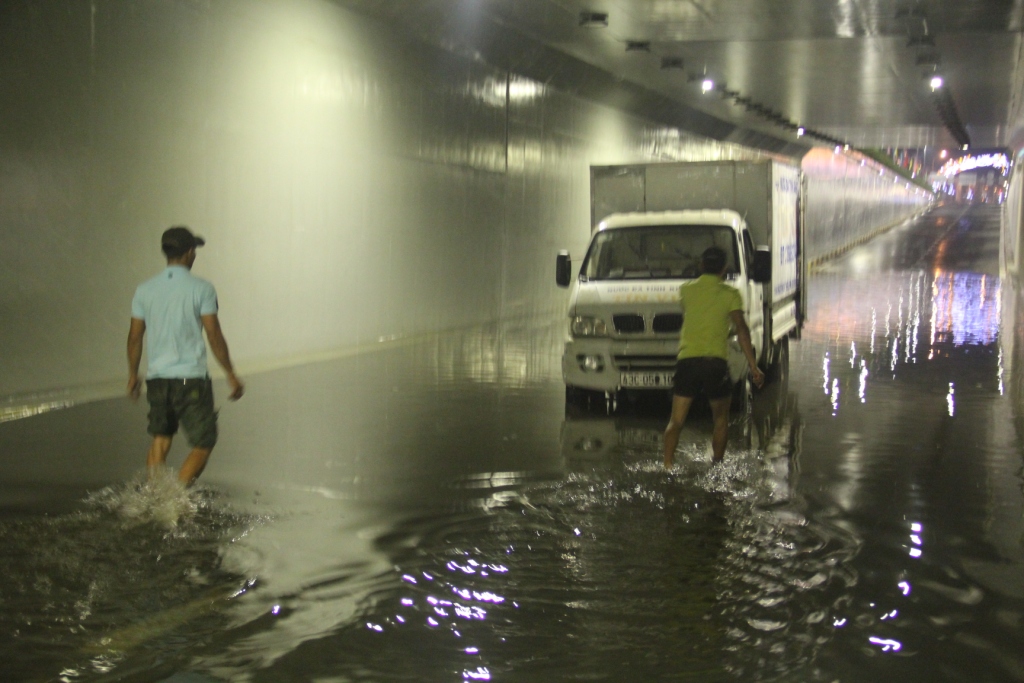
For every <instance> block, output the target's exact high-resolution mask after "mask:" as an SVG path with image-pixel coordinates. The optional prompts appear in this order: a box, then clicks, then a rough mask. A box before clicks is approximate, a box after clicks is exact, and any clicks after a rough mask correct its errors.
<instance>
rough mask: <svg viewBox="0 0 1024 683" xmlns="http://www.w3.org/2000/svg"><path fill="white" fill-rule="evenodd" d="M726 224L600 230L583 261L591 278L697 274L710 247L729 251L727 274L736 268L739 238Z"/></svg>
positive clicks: (634, 278)
mask: <svg viewBox="0 0 1024 683" xmlns="http://www.w3.org/2000/svg"><path fill="white" fill-rule="evenodd" d="M734 235H735V233H734V232H733V230H732V228H730V227H729V226H725V225H651V226H642V227H636V228H616V229H611V230H604V231H602V232H599V233H598V234H597V237H595V239H594V242H593V244H591V246H590V251H589V252H588V253H587V258H586V261H585V262H584V264H583V269H582V270H583V274H584V275H585V276H586V277H587V278H588V279H590V280H636V279H640V280H643V279H654V278H694V277H697V276H698V275H699V274H700V270H699V266H700V255H701V254H702V253H703V252H704V250H705V249H707V248H708V247H712V246H714V247H721V248H722V249H724V250H725V253H726V259H727V260H726V274H727V275H728V274H733V273H735V272H736V270H737V268H736V264H737V262H738V259H737V257H736V239H735V237H734Z"/></svg>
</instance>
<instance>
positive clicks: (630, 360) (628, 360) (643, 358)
mask: <svg viewBox="0 0 1024 683" xmlns="http://www.w3.org/2000/svg"><path fill="white" fill-rule="evenodd" d="M614 360H615V367H617V368H618V369H619V370H674V369H675V367H676V357H675V356H655V355H635V354H624V353H622V354H616V355H615V356H614Z"/></svg>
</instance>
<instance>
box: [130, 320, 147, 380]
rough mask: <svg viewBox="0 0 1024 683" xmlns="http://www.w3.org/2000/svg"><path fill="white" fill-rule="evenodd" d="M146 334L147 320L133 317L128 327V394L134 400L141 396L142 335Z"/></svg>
mask: <svg viewBox="0 0 1024 683" xmlns="http://www.w3.org/2000/svg"><path fill="white" fill-rule="evenodd" d="M145 334H146V321H145V320H139V319H138V318H132V322H131V325H130V326H129V327H128V395H129V396H131V397H132V400H135V399H137V398H139V393H140V392H141V390H142V382H140V381H139V363H141V362H142V337H143V336H144V335H145Z"/></svg>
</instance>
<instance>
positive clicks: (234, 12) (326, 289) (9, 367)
mask: <svg viewBox="0 0 1024 683" xmlns="http://www.w3.org/2000/svg"><path fill="white" fill-rule="evenodd" d="M0 55H2V57H3V59H2V60H0V319H2V320H3V325H0V408H3V406H4V405H7V406H22V405H29V404H32V403H40V404H43V403H45V402H46V401H48V400H50V399H53V400H55V401H58V402H59V401H60V400H64V399H65V398H66V399H69V400H81V399H84V398H88V397H98V396H109V395H113V394H115V393H117V392H118V391H120V388H121V387H122V386H123V383H124V378H125V376H126V369H125V360H124V355H125V352H124V345H125V337H126V332H127V327H128V318H129V314H130V306H129V305H130V301H131V298H132V293H133V291H134V288H135V286H136V285H137V284H138V283H139V282H141V281H142V280H144V279H146V278H148V277H151V276H152V275H154V274H156V273H157V272H159V271H160V269H162V267H163V260H162V255H161V254H160V252H159V235H160V233H161V232H162V231H163V229H164V228H166V227H167V226H169V225H173V224H186V225H189V226H191V227H192V228H193V229H194V230H195V231H196V232H197V233H199V234H201V235H203V236H204V237H205V238H206V239H207V240H208V244H207V246H206V247H204V248H203V249H201V250H200V255H199V259H198V261H197V262H196V265H195V268H194V272H195V273H196V274H198V275H199V276H201V277H206V278H208V279H210V280H212V281H213V282H214V284H215V285H216V287H217V289H218V294H219V300H220V305H221V321H222V323H223V326H224V330H225V333H226V336H227V339H228V341H229V343H230V345H231V350H232V354H233V356H234V359H235V361H236V364H237V365H238V366H239V369H240V371H241V372H243V373H250V372H255V371H258V370H260V369H266V368H270V367H279V366H282V365H287V364H294V363H299V362H303V361H307V360H313V359H316V358H321V357H325V356H329V355H330V354H336V353H339V350H348V351H351V350H359V349H366V348H372V347H375V346H378V345H380V344H382V343H388V342H389V341H390V340H395V339H403V338H409V337H411V336H415V335H421V334H424V333H430V332H434V331H439V330H446V329H452V328H458V327H462V326H467V325H474V324H480V323H485V322H488V321H493V320H496V319H509V318H512V317H515V316H521V315H533V314H552V315H561V314H562V311H563V310H564V308H563V307H564V305H565V299H564V297H565V293H564V291H563V290H560V289H558V288H556V287H555V286H554V283H553V255H554V254H555V252H556V251H557V250H558V249H561V248H568V249H569V250H570V251H571V252H572V254H573V255H575V256H577V258H578V257H579V256H581V255H582V252H583V249H584V246H585V243H586V240H587V237H588V236H589V226H588V221H589V197H588V193H589V169H588V167H589V166H590V165H591V164H610V163H635V162H641V161H648V160H683V159H692V160H707V159H723V158H726V159H729V158H734V159H738V158H756V157H758V156H761V154H760V153H759V152H757V151H755V150H751V149H748V148H742V147H739V146H736V145H731V144H724V143H720V142H715V141H712V140H708V139H706V138H699V137H696V136H693V135H688V134H686V133H685V132H680V131H678V130H675V129H671V128H666V127H665V126H662V125H656V124H652V123H650V122H646V121H643V120H641V119H638V118H636V117H633V116H630V115H627V114H624V113H622V112H620V111H618V110H615V109H612V108H609V107H607V106H602V105H597V104H594V103H592V102H588V101H586V100H583V99H580V98H578V97H574V96H573V95H571V94H569V93H566V92H560V91H557V90H554V89H552V88H550V87H547V86H545V85H544V84H542V83H539V82H537V81H535V80H530V79H526V78H522V77H519V76H517V75H516V74H514V73H510V72H507V71H503V70H501V69H497V68H494V67H492V66H488V65H486V64H483V63H481V62H480V61H479V60H476V59H473V58H472V57H463V56H459V55H455V54H453V53H451V52H446V51H444V50H440V49H436V48H433V47H430V46H427V45H425V44H421V43H417V42H415V41H413V40H409V39H403V38H401V37H400V36H399V34H398V33H397V32H396V31H395V30H394V27H388V26H384V25H380V24H377V23H375V22H374V21H373V20H370V19H366V18H363V17H359V16H356V15H352V14H350V13H348V12H346V11H344V10H342V9H339V8H338V7H336V6H333V5H331V4H330V3H327V2H323V1H321V0H278V1H275V2H259V3H256V2H250V1H248V0H220V1H218V2H215V3H198V2H170V1H160V0H153V1H149V2H132V3H123V2H101V1H94V2H81V3H68V2H63V1H57V0H53V1H37V0H20V1H16V0H12V1H10V2H6V3H3V4H0ZM811 175H812V181H811V183H810V200H809V202H808V214H809V216H813V217H814V219H813V221H810V220H809V226H810V227H811V228H812V229H813V233H812V239H811V244H812V246H814V248H815V249H818V247H817V244H818V240H825V239H826V236H827V232H828V231H829V230H833V231H836V232H839V233H842V234H843V235H844V238H849V237H852V236H853V235H854V233H857V232H860V233H864V232H869V231H870V229H872V228H873V227H874V226H872V225H871V224H870V223H871V221H873V220H889V218H890V217H891V216H892V215H894V214H895V213H898V212H899V211H900V210H903V209H905V208H906V206H905V201H904V199H903V198H899V197H894V196H893V195H892V193H889V192H883V193H881V195H878V194H875V195H872V194H871V191H872V190H871V189H870V188H871V186H870V184H868V183H865V182H862V181H861V179H860V176H858V175H857V173H855V172H853V171H851V168H850V166H849V164H844V163H841V162H839V161H837V160H836V159H834V158H833V159H832V161H831V162H830V164H822V165H821V166H820V168H819V167H815V168H814V169H813V173H812V174H811ZM851 183H852V185H853V187H854V189H850V188H851ZM879 201H880V202H881V203H883V204H886V205H887V208H885V209H880V208H878V207H874V208H871V207H873V205H874V204H877V203H878V202H879ZM889 205H894V206H895V208H893V206H889ZM819 219H820V220H819ZM826 226H827V227H826ZM830 244H831V242H830ZM214 370H216V368H214Z"/></svg>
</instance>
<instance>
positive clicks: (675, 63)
mask: <svg viewBox="0 0 1024 683" xmlns="http://www.w3.org/2000/svg"><path fill="white" fill-rule="evenodd" d="M661 68H662V69H682V68H683V58H682V57H662V58H661Z"/></svg>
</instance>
